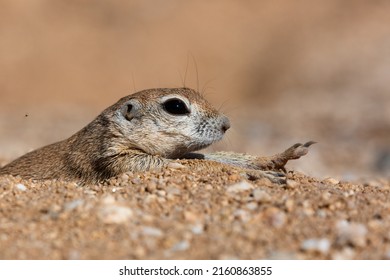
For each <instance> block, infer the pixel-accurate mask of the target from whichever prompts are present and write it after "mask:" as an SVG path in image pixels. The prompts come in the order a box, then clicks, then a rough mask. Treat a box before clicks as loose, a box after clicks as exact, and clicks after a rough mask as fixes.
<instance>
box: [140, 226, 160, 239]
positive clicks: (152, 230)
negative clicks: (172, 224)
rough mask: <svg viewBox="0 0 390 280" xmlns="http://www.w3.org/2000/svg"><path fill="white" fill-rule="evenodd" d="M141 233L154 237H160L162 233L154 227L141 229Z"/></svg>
mask: <svg viewBox="0 0 390 280" xmlns="http://www.w3.org/2000/svg"><path fill="white" fill-rule="evenodd" d="M142 233H143V234H145V235H149V236H154V237H160V236H162V235H163V232H162V231H161V230H160V229H159V228H155V227H143V228H142Z"/></svg>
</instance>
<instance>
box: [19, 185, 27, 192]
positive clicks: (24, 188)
mask: <svg viewBox="0 0 390 280" xmlns="http://www.w3.org/2000/svg"><path fill="white" fill-rule="evenodd" d="M16 188H17V189H18V190H21V191H25V190H27V188H26V186H25V185H23V184H17V185H16Z"/></svg>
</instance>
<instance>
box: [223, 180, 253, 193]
mask: <svg viewBox="0 0 390 280" xmlns="http://www.w3.org/2000/svg"><path fill="white" fill-rule="evenodd" d="M251 189H253V185H252V184H250V183H248V182H247V181H241V182H238V183H236V184H233V185H231V186H229V187H228V188H227V189H226V191H228V192H233V193H237V192H242V191H247V190H251Z"/></svg>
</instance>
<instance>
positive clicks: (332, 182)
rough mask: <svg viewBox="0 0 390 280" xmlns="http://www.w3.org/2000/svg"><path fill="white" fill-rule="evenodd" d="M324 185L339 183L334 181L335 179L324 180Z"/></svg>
mask: <svg viewBox="0 0 390 280" xmlns="http://www.w3.org/2000/svg"><path fill="white" fill-rule="evenodd" d="M324 183H328V184H331V185H337V184H338V183H340V181H339V180H337V179H335V178H326V179H325V180H324Z"/></svg>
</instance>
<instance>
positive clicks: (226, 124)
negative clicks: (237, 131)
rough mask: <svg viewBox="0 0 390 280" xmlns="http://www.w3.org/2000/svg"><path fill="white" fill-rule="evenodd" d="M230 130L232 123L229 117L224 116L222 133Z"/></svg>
mask: <svg viewBox="0 0 390 280" xmlns="http://www.w3.org/2000/svg"><path fill="white" fill-rule="evenodd" d="M229 128H230V121H229V119H228V118H227V117H225V116H224V117H223V118H222V126H221V129H222V132H223V133H225V132H226V131H227V130H228V129H229Z"/></svg>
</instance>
